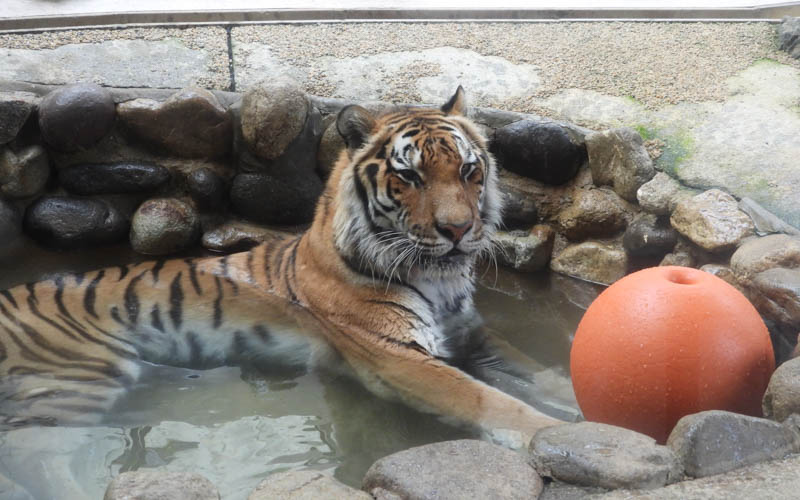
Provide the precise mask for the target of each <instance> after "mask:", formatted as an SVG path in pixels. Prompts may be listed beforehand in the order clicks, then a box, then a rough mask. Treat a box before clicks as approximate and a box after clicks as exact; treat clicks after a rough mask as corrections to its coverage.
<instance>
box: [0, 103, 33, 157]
mask: <svg viewBox="0 0 800 500" xmlns="http://www.w3.org/2000/svg"><path fill="white" fill-rule="evenodd" d="M38 103H39V97H38V96H37V95H36V94H31V93H29V92H0V144H6V143H7V142H11V141H12V140H13V139H14V138H15V137H17V133H18V132H19V131H20V129H21V128H22V126H23V125H25V122H26V121H27V120H28V117H29V116H30V115H31V113H32V112H33V111H34V110H35V109H36V106H37V105H38Z"/></svg>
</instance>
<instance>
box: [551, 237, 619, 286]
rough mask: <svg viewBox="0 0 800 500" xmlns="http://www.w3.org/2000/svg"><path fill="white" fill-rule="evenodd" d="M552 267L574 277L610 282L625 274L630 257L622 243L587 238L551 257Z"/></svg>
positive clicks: (604, 283)
mask: <svg viewBox="0 0 800 500" xmlns="http://www.w3.org/2000/svg"><path fill="white" fill-rule="evenodd" d="M550 269H552V270H553V271H555V272H557V273H561V274H566V275H567V276H572V277H573V278H578V279H582V280H585V281H591V282H593V283H601V284H603V285H610V284H611V283H613V282H615V281H617V280H618V279H620V278H622V277H623V276H625V273H626V272H627V270H628V257H627V255H626V254H625V250H624V249H623V248H622V245H620V244H616V243H606V242H600V241H585V242H583V243H577V244H574V245H570V246H568V247H567V248H565V249H564V250H563V251H562V252H561V253H559V254H558V255H556V256H555V257H554V258H553V259H552V260H551V261H550Z"/></svg>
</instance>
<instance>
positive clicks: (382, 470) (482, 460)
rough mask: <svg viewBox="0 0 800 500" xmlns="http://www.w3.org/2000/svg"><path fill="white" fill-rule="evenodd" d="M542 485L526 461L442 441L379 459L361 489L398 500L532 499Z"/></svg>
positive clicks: (498, 450)
mask: <svg viewBox="0 0 800 500" xmlns="http://www.w3.org/2000/svg"><path fill="white" fill-rule="evenodd" d="M542 487H543V484H542V480H541V478H540V477H539V475H538V474H536V471H535V470H533V468H532V467H531V466H530V465H529V464H528V463H527V461H526V460H525V458H524V457H523V456H521V455H520V454H517V453H515V452H513V451H511V450H508V449H506V448H502V447H500V446H497V445H493V444H489V443H486V442H483V441H476V440H459V441H445V442H441V443H434V444H428V445H425V446H418V447H415V448H410V449H408V450H404V451H401V452H398V453H394V454H392V455H389V456H388V457H384V458H382V459H380V460H378V461H377V462H375V463H374V464H372V467H370V468H369V470H368V471H367V473H366V475H365V476H364V481H363V485H362V489H363V490H364V491H367V492H372V491H373V490H375V489H382V490H384V491H387V492H390V493H394V494H396V495H398V496H399V497H400V498H415V499H419V500H428V499H430V500H432V499H437V500H445V499H453V500H455V499H463V498H493V499H498V500H499V499H517V498H518V499H520V500H522V499H526V500H528V499H531V498H537V497H538V496H539V493H540V492H541V491H542Z"/></svg>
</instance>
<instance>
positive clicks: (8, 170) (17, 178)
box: [0, 146, 50, 199]
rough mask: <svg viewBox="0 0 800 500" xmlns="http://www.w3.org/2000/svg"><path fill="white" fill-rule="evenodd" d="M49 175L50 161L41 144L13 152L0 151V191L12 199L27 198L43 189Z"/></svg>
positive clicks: (8, 150) (6, 149)
mask: <svg viewBox="0 0 800 500" xmlns="http://www.w3.org/2000/svg"><path fill="white" fill-rule="evenodd" d="M49 177H50V163H49V161H48V159H47V153H46V152H45V150H44V148H42V147H41V146H29V147H27V148H25V149H22V150H20V151H17V152H15V151H14V150H12V149H11V148H5V149H3V150H2V151H0V193H2V194H3V195H4V196H6V197H8V198H12V199H19V198H28V197H31V196H35V195H37V194H39V193H40V192H42V190H44V187H45V185H46V184H47V179H48V178H49Z"/></svg>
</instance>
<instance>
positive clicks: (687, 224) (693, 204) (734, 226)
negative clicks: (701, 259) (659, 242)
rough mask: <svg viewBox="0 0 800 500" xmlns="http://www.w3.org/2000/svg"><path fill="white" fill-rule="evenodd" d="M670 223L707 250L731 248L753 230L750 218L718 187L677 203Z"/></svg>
mask: <svg viewBox="0 0 800 500" xmlns="http://www.w3.org/2000/svg"><path fill="white" fill-rule="evenodd" d="M670 223H671V224H672V227H674V228H675V229H676V230H677V231H678V232H679V233H681V234H682V235H684V236H686V237H687V238H689V239H690V240H691V241H692V242H693V243H695V244H696V245H698V246H700V247H702V248H704V249H705V250H708V251H710V252H724V251H727V250H732V249H734V248H735V247H736V246H737V245H738V244H739V243H740V242H741V241H742V240H743V239H744V238H746V237H747V236H750V235H752V234H753V232H754V229H755V228H754V226H753V221H751V220H750V217H748V216H747V214H745V213H744V212H742V211H741V210H739V208H738V206H737V203H736V199H735V198H734V197H733V196H731V195H729V194H727V193H724V192H722V191H720V190H719V189H709V190H708V191H706V192H704V193H701V194H698V195H697V196H694V197H692V198H689V199H685V200H683V201H681V202H680V203H678V205H677V206H676V207H675V211H674V212H672V216H671V217H670Z"/></svg>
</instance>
